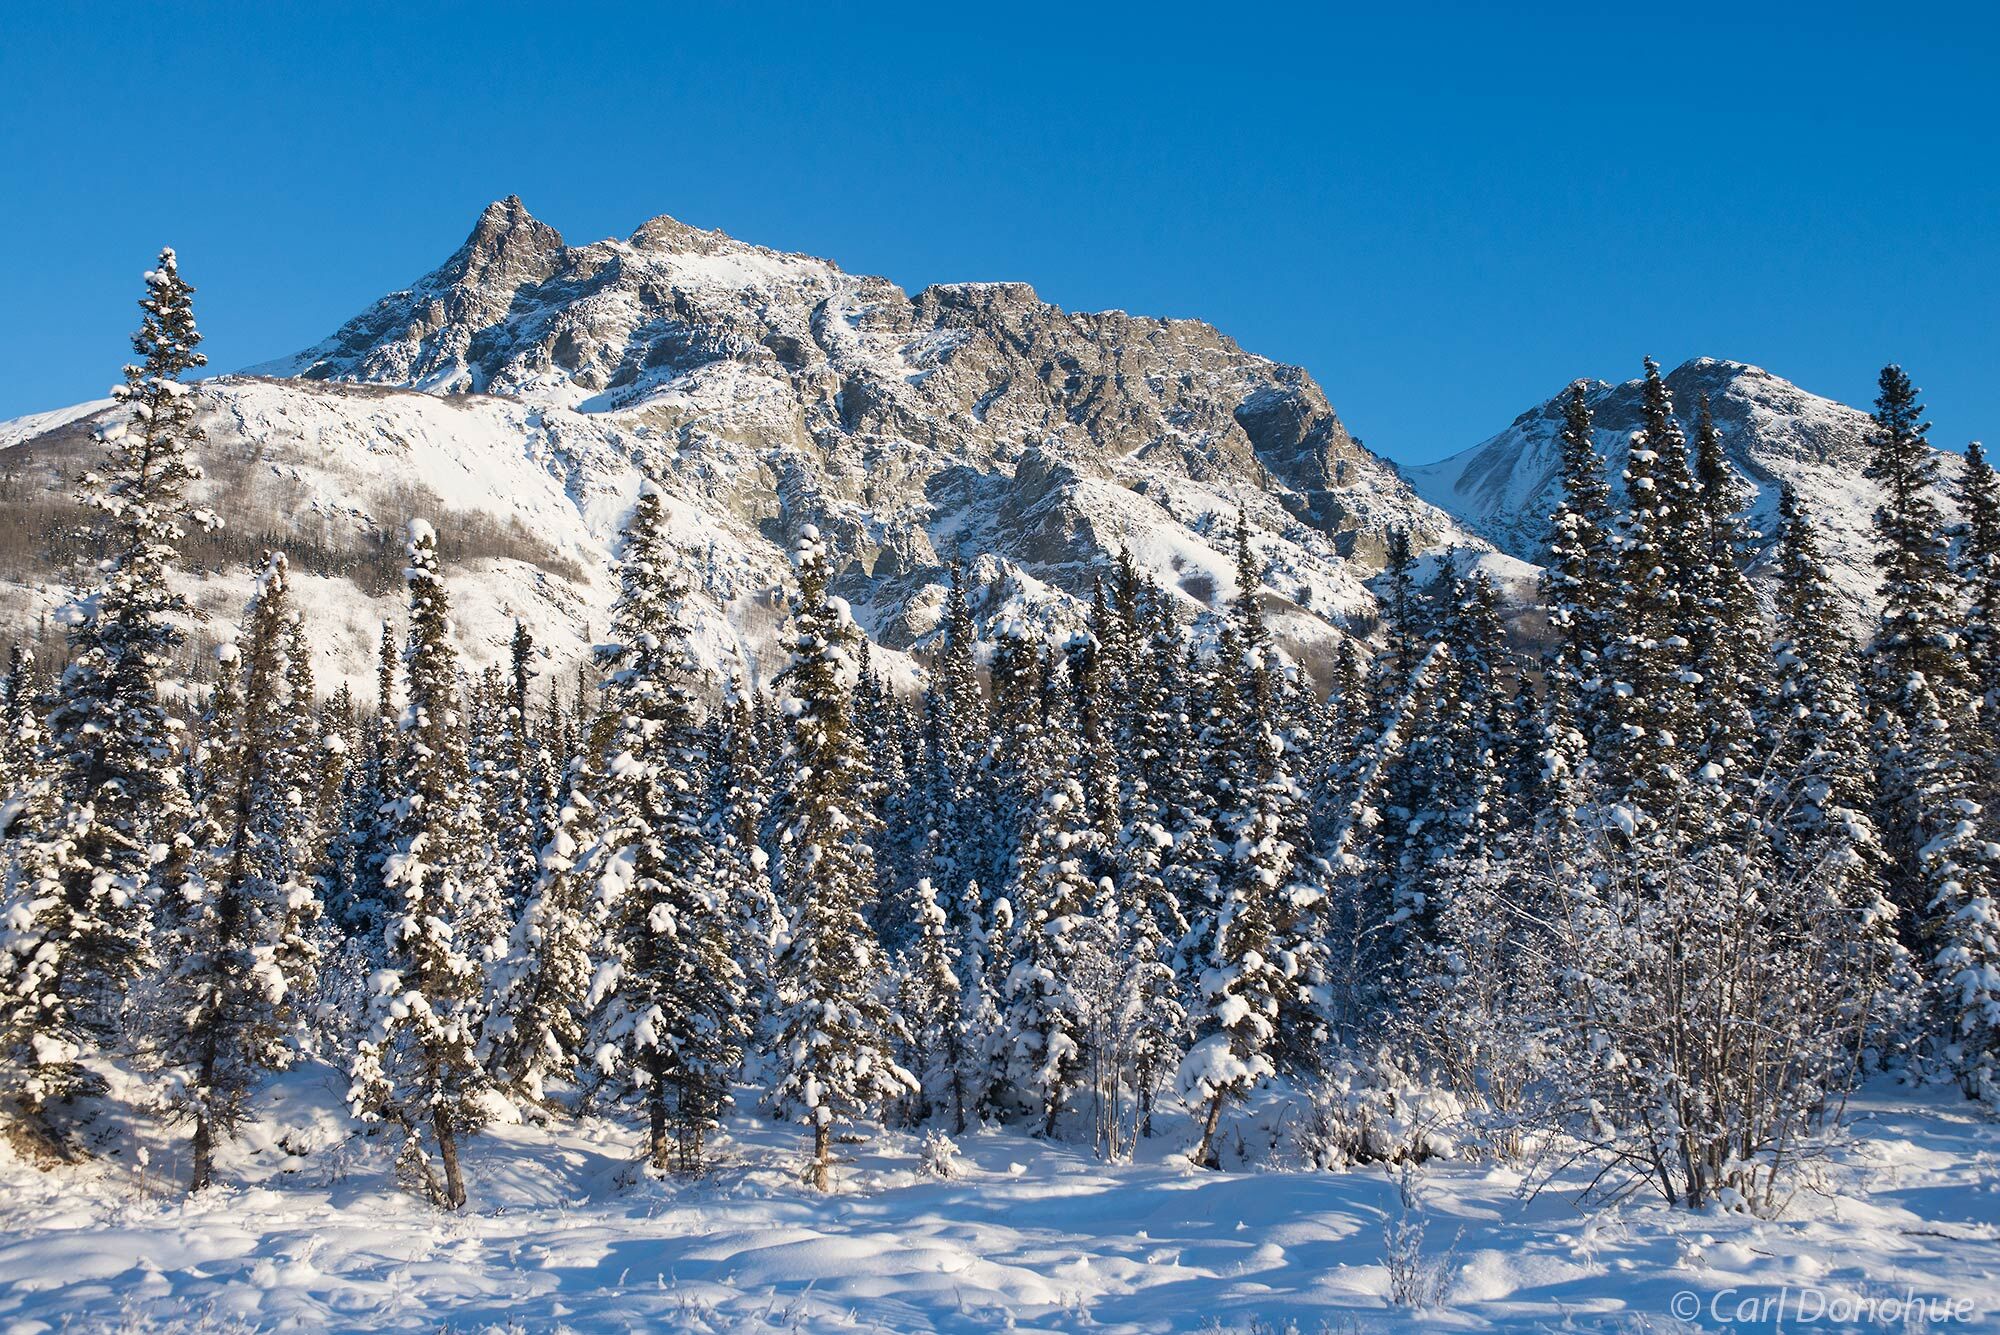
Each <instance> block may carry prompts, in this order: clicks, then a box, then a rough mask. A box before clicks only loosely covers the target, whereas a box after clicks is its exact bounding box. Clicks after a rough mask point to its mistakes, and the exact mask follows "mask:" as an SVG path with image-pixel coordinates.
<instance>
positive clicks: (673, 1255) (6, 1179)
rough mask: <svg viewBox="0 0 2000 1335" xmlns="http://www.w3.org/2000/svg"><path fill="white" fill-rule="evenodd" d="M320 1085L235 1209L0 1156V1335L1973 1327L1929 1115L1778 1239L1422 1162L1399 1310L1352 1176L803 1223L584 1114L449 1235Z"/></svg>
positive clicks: (1973, 1191)
mask: <svg viewBox="0 0 2000 1335" xmlns="http://www.w3.org/2000/svg"><path fill="white" fill-rule="evenodd" d="M343 1085H344V1082H343V1081H342V1080H341V1078H340V1077H339V1076H338V1075H337V1074H336V1073H335V1072H333V1071H332V1070H330V1069H328V1068H325V1067H321V1066H308V1067H305V1068H302V1069H300V1070H297V1071H295V1072H293V1073H291V1074H289V1075H287V1076H285V1077H284V1078H282V1079H281V1080H280V1081H278V1082H277V1083H275V1084H274V1085H272V1086H271V1087H269V1088H268V1089H266V1090H265V1091H264V1093H263V1094H262V1096H261V1097H260V1099H259V1101H258V1106H257V1110H256V1120H255V1123H254V1124H253V1126H252V1127H250V1128H249V1130H248V1132H247V1133H246V1135H245V1136H244V1137H243V1139H242V1140H241V1142H240V1143H238V1144H237V1145H236V1146H234V1147H232V1149H231V1151H230V1153H229V1155H228V1157H227V1158H226V1159H225V1162H224V1172H223V1179H224V1180H225V1181H226V1182H230V1183H233V1184H234V1185H232V1186H229V1187H227V1188H224V1189H220V1190H217V1191H214V1192H212V1193H210V1194H208V1195H206V1196H204V1197H202V1198H201V1199H199V1200H196V1201H188V1200H186V1199H184V1198H183V1197H182V1195H181V1194H180V1192H179V1191H178V1189H177V1180H178V1174H179V1173H180V1171H181V1168H182V1167H183V1165H182V1164H181V1163H178V1162H176V1147H177V1146H178V1144H179V1142H177V1141H175V1140H173V1139H172V1138H171V1137H169V1136H166V1135H163V1134H160V1133H158V1132H155V1131H150V1130H149V1131H148V1132H147V1133H146V1134H145V1135H144V1136H143V1138H142V1143H143V1145H144V1148H145V1152H146V1153H145V1157H146V1160H147V1161H146V1162H145V1163H144V1164H143V1165H142V1164H140V1163H138V1162H136V1160H137V1158H138V1153H137V1151H136V1147H135V1143H134V1142H133V1141H132V1140H131V1139H130V1136H131V1124H130V1123H122V1122H121V1123H116V1124H110V1125H115V1126H116V1130H115V1131H110V1130H109V1129H108V1134H107V1136H106V1138H105V1143H104V1144H103V1145H102V1146H101V1147H100V1149H101V1153H102V1157H100V1158H99V1159H98V1160H96V1161H95V1162H93V1163H91V1164H89V1165H86V1166H83V1167H78V1168H68V1169H61V1170H58V1171H55V1172H50V1173H43V1172H39V1171H37V1170H35V1169H33V1168H30V1167H28V1166H26V1165H25V1164H23V1163H21V1162H19V1161H18V1160H16V1159H14V1158H13V1157H12V1154H11V1152H10V1151H7V1150H4V1149H0V1331H5V1332H16V1331H18V1332H30V1331H45V1330H68V1331H78V1330H105V1329H120V1330H252V1329H255V1330H264V1329H295V1330H320V1329H336V1330H351V1329H391V1330H424V1331H438V1330H468V1331H470V1330H489V1329H490V1330H502V1331H603V1330H610V1331H622V1330H631V1329H638V1330H686V1331H696V1332H701V1331H736V1330H746V1331H748V1330H758V1331H761V1330H772V1329H775V1330H786V1331H791V1330H797V1331H818V1330H863V1331H874V1330H888V1331H986V1330H1022V1331H1042V1330H1047V1331H1076V1330H1086V1329H1087V1330H1094V1331H1181V1330H1190V1331H1238V1330H1241V1331H1252V1330H1260V1331H1261V1330H1268V1331H1273V1332H1278V1331H1284V1330H1286V1329H1289V1328H1293V1327H1295V1328H1296V1329H1297V1330H1299V1331H1301V1332H1305V1333H1306V1335H1311V1333H1312V1332H1316V1331H1320V1330H1329V1331H1347V1330H1374V1329H1398V1330H1429V1329H1438V1330H1447V1329H1449V1330H1458V1329H1462V1330H1495V1329H1498V1330H1521V1331H1528V1330H1545V1329H1564V1330H1586V1331H1588V1330H1604V1331H1614V1330H1615V1331H1674V1330H1714V1329H1722V1328H1725V1327H1728V1326H1732V1325H1733V1326H1735V1327H1736V1328H1747V1329H1770V1328H1772V1327H1773V1326H1774V1325H1775V1324H1776V1323H1775V1321H1774V1320H1771V1319H1759V1318H1760V1315H1768V1316H1771V1317H1774V1316H1775V1312H1776V1309H1775V1308H1774V1307H1772V1306H1770V1304H1775V1303H1777V1302H1780V1301H1783V1302H1785V1303H1787V1304H1789V1306H1788V1307H1787V1308H1786V1309H1785V1311H1786V1315H1787V1317H1788V1318H1790V1319H1789V1320H1788V1321H1787V1323H1786V1325H1785V1328H1787V1329H1793V1330H1813V1329H1826V1330H1842V1329H1847V1330H1894V1331H1906V1330H1938V1331H1944V1330H2000V1127H1996V1126H1995V1125H1994V1124H1993V1123H1991V1122H1990V1121H1988V1120H1985V1119H1983V1118H1982V1117H1980V1116H1979V1115H1978V1114H1977V1113H1975V1112H1974V1111H1972V1110H1970V1109H1969V1108H1968V1107H1967V1106H1966V1105H1964V1104H1963V1103H1962V1102H1960V1101H1959V1100H1957V1099H1955V1098H1953V1097H1951V1096H1949V1095H1948V1094H1931V1093H1922V1094H1916V1095H1912V1094H1910V1093H1909V1092H1908V1091H1904V1090H1900V1089H1894V1088H1889V1087H1886V1086H1885V1087H1880V1088H1877V1089H1873V1090H1871V1091H1869V1093H1868V1096H1867V1097H1864V1098H1861V1099H1858V1100H1856V1101H1855V1103H1854V1104H1853V1107H1852V1118H1851V1130H1850V1132H1849V1134H1848V1135H1847V1136H1846V1137H1845V1138H1844V1139H1843V1140H1842V1141H1841V1142H1840V1143H1838V1144H1836V1145H1835V1146H1834V1147H1833V1149H1832V1150H1831V1152H1830V1154H1829V1155H1828V1157H1827V1158H1826V1159H1825V1161H1824V1162H1823V1164H1821V1165H1820V1166H1819V1167H1818V1170H1817V1171H1816V1172H1815V1173H1814V1174H1812V1177H1813V1179H1814V1181H1813V1185H1812V1186H1811V1187H1810V1188H1809V1189H1806V1190H1803V1191H1801V1192H1800V1193H1799V1195H1798V1196H1797V1198H1796V1199H1795V1200H1794V1201H1793V1203H1792V1206H1791V1208H1790V1210H1789V1211H1788V1212H1787V1214H1786V1215H1785V1217H1783V1218H1781V1219H1778V1220H1775V1221H1766V1220H1757V1219H1751V1218H1746V1217H1741V1216H1732V1215H1725V1214H1701V1215H1695V1214H1689V1213H1687V1212H1685V1211H1674V1210H1670V1209H1667V1208H1665V1207H1663V1206H1660V1205H1656V1204H1652V1203H1649V1202H1644V1201H1637V1200H1634V1201H1630V1202H1628V1203H1626V1204H1625V1205H1623V1206H1621V1207H1618V1208H1615V1209H1611V1210H1606V1211H1602V1212H1598V1213H1596V1214H1594V1215H1586V1214H1584V1213H1582V1212H1580V1211H1579V1210H1578V1209H1577V1208H1576V1207H1575V1205H1574V1203H1573V1199H1572V1195H1571V1193H1570V1192H1569V1191H1567V1190H1564V1189H1563V1188H1564V1186H1573V1185H1574V1184H1558V1186H1557V1187H1556V1188H1554V1189H1549V1190H1544V1191H1542V1192H1541V1193H1540V1194H1538V1195H1531V1194H1530V1193H1528V1192H1525V1191H1524V1190H1523V1187H1522V1178H1521V1175H1520V1174H1519V1173H1517V1172H1513V1171H1508V1170H1496V1169H1493V1168H1491V1167H1487V1166H1474V1165H1454V1164H1449V1163H1433V1164H1432V1165H1431V1166H1430V1167H1429V1168H1428V1169H1427V1170H1426V1171H1425V1172H1424V1173H1423V1174H1422V1176H1421V1178H1420V1180H1419V1183H1418V1186H1417V1192H1418V1194H1419V1196H1420V1197H1421V1199H1422V1201H1423V1205H1422V1207H1421V1213H1422V1215H1423V1216H1424V1217H1425V1218H1426V1220H1427V1228H1426V1238H1425V1243H1424V1251H1425V1252H1426V1253H1427V1254H1429V1255H1430V1256H1432V1257H1434V1258H1435V1257H1441V1256H1445V1255H1446V1254H1447V1253H1449V1257H1448V1260H1447V1262H1446V1264H1447V1273H1448V1279H1447V1280H1446V1283H1445V1294H1444V1305H1443V1306H1442V1307H1440V1308H1438V1309H1435V1310H1430V1311H1423V1312H1409V1311H1406V1310H1403V1309H1398V1308H1396V1307H1394V1306H1392V1305H1391V1304H1390V1302H1389V1300H1388V1297H1387V1295H1388V1292H1389V1275H1388V1271H1387V1269H1386V1268H1385V1265H1384V1259H1385V1247H1384V1227H1385V1225H1387V1224H1390V1223H1393V1222H1396V1221H1398V1220H1403V1219H1405V1218H1408V1217H1410V1216H1408V1215H1406V1212H1405V1207H1404V1206H1403V1204H1402V1192H1401V1191H1400V1190H1399V1187H1398V1184H1397V1182H1396V1181H1395V1180H1394V1179H1393V1178H1392V1177H1391V1176H1390V1175H1389V1174H1387V1173H1385V1172H1384V1171H1383V1170H1381V1169H1379V1168H1375V1169H1357V1170H1355V1171H1351V1172H1345V1173H1324V1172H1300V1171H1279V1170H1275V1169H1273V1170H1270V1171H1261V1172H1226V1173H1214V1172H1202V1171H1197V1170H1194V1169H1191V1168H1188V1167H1187V1166H1186V1165H1185V1162H1184V1161H1183V1160H1180V1159H1179V1158H1178V1157H1177V1155H1176V1151H1177V1150H1179V1149H1181V1148H1183V1145H1182V1142H1181V1140H1179V1139H1177V1138H1175V1137H1174V1136H1171V1135H1162V1136H1161V1137H1159V1138H1158V1139H1156V1140H1155V1141H1153V1142H1151V1143H1149V1144H1148V1145H1147V1146H1146V1147H1145V1148H1144V1150H1143V1151H1142V1153H1141V1155H1140V1162H1138V1163H1136V1164H1131V1165H1119V1166H1107V1165H1105V1164H1102V1163H1098V1162H1096V1161H1095V1160H1094V1159H1092V1158H1091V1157H1090V1155H1089V1154H1088V1152H1087V1151H1086V1150H1084V1149H1083V1148H1081V1147H1077V1146H1070V1145H1060V1144H1050V1143H1045V1142H1042V1141H1038V1140H1033V1139H1029V1138H1026V1137H1023V1136H1020V1135H1017V1134H1014V1133H1011V1132H1000V1131H986V1132H979V1133H973V1134H968V1135H966V1136H964V1137H962V1138H961V1139H960V1145H961V1148H962V1150H963V1158H962V1160H961V1169H962V1171H961V1173H960V1175H958V1176H956V1177H954V1178H952V1179H951V1180H947V1181H938V1180H935V1179H932V1178H926V1177H923V1176H920V1174H919V1172H918V1170H917V1163H918V1158H919V1156H918V1141H917V1138H916V1137H912V1136H908V1135H903V1134H898V1133H889V1134H879V1133H878V1134H876V1135H874V1136H873V1137H871V1139H870V1140H869V1141H868V1143H866V1144H863V1145H858V1146H855V1147H853V1149H852V1153H853V1162H852V1163H851V1164H850V1165H849V1166H848V1167H847V1168H846V1170H845V1171H844V1173H843V1175H842V1179H841V1181H840V1183H839V1190H838V1191H837V1192H836V1193H835V1194H833V1195H831V1196H828V1197H821V1196H818V1195H816V1194H815V1193H813V1192H811V1191H809V1190H807V1189H806V1188H804V1187H802V1186H800V1185H799V1184H798V1183H797V1180H796V1177H795V1166H796V1164H797V1163H798V1161H799V1159H800V1156H801V1149H802V1140H801V1138H800V1137H799V1136H798V1134H797V1131H796V1129H795V1128H791V1127H784V1126H774V1125H771V1124H767V1123H765V1122H763V1121H762V1120H761V1119H758V1118H756V1117H754V1116H750V1115H740V1116H738V1117H737V1118H735V1119H734V1120H733V1121H732V1123H731V1126H730V1135H729V1136H728V1137H727V1139H726V1140H725V1142H724V1145H723V1147H722V1162H721V1164H720V1165H719V1166H718V1168H717V1169H716V1171H715V1172H714V1173H713V1174H712V1175H711V1176H709V1177H708V1178H707V1179H705V1180H702V1181H700V1182H696V1183H693V1184H671V1183H665V1184H663V1183H661V1182H659V1181H656V1180H653V1179H649V1178H646V1177H643V1176H641V1175H640V1174H639V1173H638V1172H637V1171H636V1170H635V1169H634V1167H633V1164H634V1161H635V1159H636V1158H637V1155H638V1138H637V1136H636V1135H635V1134H634V1130H633V1129H632V1127H631V1126H629V1125H627V1124H624V1123H621V1122H618V1121H610V1120H600V1119H595V1118H591V1119H585V1120H583V1121H582V1122H580V1123H575V1124H565V1125H562V1126H560V1127H558V1128H556V1129H553V1130H551V1129H542V1128H534V1127H528V1126H519V1125H515V1126H500V1127H495V1128H492V1129H491V1130H490V1131H488V1132H487V1133H486V1134H483V1135H481V1136H479V1137H478V1138H477V1139H476V1140H475V1141H474V1142H473V1146H472V1150H471V1154H470V1159H469V1175H470V1182H471V1188H472V1203H471V1206H470V1208H469V1209H468V1211H467V1212H466V1213H465V1214H464V1215H462V1216H460V1217H447V1216H443V1215H440V1214H438V1213H437V1212H435V1211H434V1210H432V1209H430V1208H428V1207H427V1206H425V1205H423V1204H421V1203H419V1202H418V1201H417V1200H415V1199H414V1198H412V1197H410V1196H407V1195H405V1194H403V1193H402V1192H400V1191H398V1190H397V1189H396V1188H395V1186H394V1185H393V1183H392V1181H391V1179H390V1175H389V1171H388V1169H389V1159H390V1152H389V1142H388V1139H387V1137H386V1136H368V1135H358V1134H356V1132H357V1128H356V1127H355V1126H353V1125H352V1124H350V1123H349V1122H348V1121H347V1119H346V1116H345V1114H344V1113H343V1112H342V1111H341V1093H342V1089H343ZM1683 1295H1688V1296H1683ZM1912 1295H1914V1297H1915V1298H1916V1299H1918V1300H1927V1301H1929V1302H1930V1303H1931V1304H1933V1305H1932V1306H1931V1307H1930V1308H1928V1309H1927V1311H1928V1312H1929V1313H1930V1314H1931V1315H1930V1317H1929V1319H1928V1324H1925V1322H1924V1321H1923V1320H1918V1321H1911V1320H1909V1319H1908V1315H1907V1313H1904V1312H1902V1311H1901V1310H1899V1304H1902V1303H1905V1302H1907V1301H1908V1300H1909V1298H1910V1297H1911V1296H1912ZM1869 1301H1872V1302H1873V1303H1874V1304H1875V1305H1874V1306H1873V1307H1872V1308H1867V1307H1860V1308H1853V1309H1851V1310H1850V1309H1848V1308H1843V1307H1842V1306H1841V1304H1843V1303H1846V1304H1854V1303H1865V1302H1869ZM1746 1302H1749V1303H1752V1304H1758V1303H1763V1304H1766V1306H1765V1307H1763V1308H1762V1309H1761V1310H1760V1309H1758V1308H1756V1307H1754V1306H1753V1307H1751V1308H1745V1307H1744V1306H1743V1304H1744V1303H1746ZM1829 1309H1831V1310H1832V1311H1833V1312H1834V1313H1836V1314H1838V1313H1841V1312H1848V1316H1847V1319H1846V1320H1844V1321H1843V1320H1836V1319H1834V1317H1833V1316H1829V1315H1822V1314H1823V1313H1826V1312H1827V1311H1828V1310H1829ZM1746 1312H1748V1313H1749V1314H1750V1316H1749V1319H1745V1313H1746ZM1690 1315H1692V1319H1688V1318H1689V1317H1690ZM1815 1315H1818V1319H1816V1320H1811V1319H1808V1320H1800V1319H1798V1318H1799V1317H1801V1316H1805V1317H1813V1316H1815Z"/></svg>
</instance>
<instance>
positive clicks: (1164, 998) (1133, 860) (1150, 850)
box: [1111, 557, 1188, 1136]
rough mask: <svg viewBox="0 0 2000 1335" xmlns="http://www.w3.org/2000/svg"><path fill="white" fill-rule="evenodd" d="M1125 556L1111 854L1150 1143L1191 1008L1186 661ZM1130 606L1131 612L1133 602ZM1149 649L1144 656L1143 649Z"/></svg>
mask: <svg viewBox="0 0 2000 1335" xmlns="http://www.w3.org/2000/svg"><path fill="white" fill-rule="evenodd" d="M1129 560H1130V558H1129V557H1126V558H1121V577H1120V580H1119V585H1118V590H1119V592H1118V609H1117V613H1118V615H1117V619H1118V621H1119V622H1120V623H1122V624H1129V626H1130V627H1131V630H1130V631H1129V632H1128V633H1129V634H1130V636H1131V641H1132V658H1131V668H1130V675H1129V684H1128V687H1127V692H1126V696H1125V699H1124V702H1123V703H1124V708H1123V709H1122V710H1121V711H1120V717H1119V724H1118V727H1119V733H1120V737H1121V743H1120V747H1119V751H1120V755H1121V757H1122V758H1123V759H1124V761H1125V768H1126V770H1127V777H1126V779H1125V788H1126V791H1127V797H1126V804H1125V806H1126V815H1125V820H1124V823H1123V824H1122V825H1121V826H1120V827H1119V830H1118V835H1117V838H1116V840H1115V842H1114V844H1113V847H1112V849H1111V856H1112V859H1113V862H1114V865H1115V868H1116V870H1115V872H1114V875H1115V878H1116V883H1117V886H1118V891H1119V912H1120V914H1121V915H1122V924H1121V932H1120V935H1121V937H1122V939H1123V941H1124V947H1125V955H1126V959H1125V976H1124V978H1123V980H1122V983H1121V988H1120V990H1121V992H1122V994H1123V995H1124V997H1125V998H1126V999H1127V1004H1128V1005H1129V1006H1130V1008H1131V1012H1132V1013H1131V1016H1130V1024H1129V1040H1128V1043H1129V1059H1130V1074H1129V1082H1130V1085H1131V1089H1132V1095H1133V1098H1134V1100H1135V1102H1136V1107H1135V1122H1136V1125H1135V1130H1136V1131H1137V1134H1139V1135H1140V1136H1148V1135H1151V1134H1152V1130H1153V1125H1152V1121H1153V1109H1154V1106H1155V1104H1156V1102H1157V1101H1158V1098H1159V1095H1160V1093H1161V1092H1162V1090H1163V1089H1164V1088H1165V1087H1166V1086H1167V1085H1168V1083H1169V1082H1170V1081H1171V1080H1172V1078H1173V1075H1174V1072H1175V1071H1176V1069H1177V1068H1178V1067H1179V1065H1180V1059H1181V1055H1182V1053H1183V1050H1184V1046H1183V1045H1184V1044H1185V1042H1186V1040H1187V1032H1188V1018H1187V1008H1186V1005H1185V1004H1184V1002H1183V1000H1182V993H1183V989H1182V988H1181V987H1180V985H1179V973H1178V969H1177V967H1176V956H1177V954H1178V951H1179V948H1180V943H1181V941H1182V940H1183V939H1184V938H1185V937H1186V936H1187V935H1188V922H1187V919H1186V918H1185V917H1184V916H1183V914H1182V912H1181V897H1180V896H1179V895H1177V894H1176V893H1175V892H1174V890H1173V888H1172V887H1171V886H1170V885H1169V884H1168V881H1167V875H1168V865H1169V860H1170V858H1171V856H1172V854H1173V850H1174V843H1175V837H1174V833H1173V830H1174V828H1175V825H1176V810H1175V807H1174V800H1173V795H1174V793H1175V791H1176V787H1177V776H1176V775H1175V774H1174V773H1173V768H1174V765H1173V760H1172V758H1171V757H1172V756H1173V755H1175V754H1177V741H1176V738H1175V732H1176V730H1177V728H1178V725H1179V722H1180V719H1179V715H1178V714H1177V713H1175V712H1174V706H1173V703H1172V701H1171V699H1170V697H1169V692H1170V690H1171V679H1170V674H1171V665H1172V664H1173V663H1174V662H1176V661H1178V656H1177V655H1174V654H1169V655H1166V656H1164V657H1162V656H1161V655H1160V654H1158V653H1157V652H1154V651H1153V648H1154V645H1153V641H1152V635H1153V623H1154V614H1153V609H1152V605H1151V604H1152V600H1153V598H1154V597H1156V596H1157V595H1158V590H1156V589H1149V588H1148V587H1147V586H1146V584H1145V583H1144V582H1142V581H1141V580H1139V579H1138V578H1137V576H1136V574H1133V575H1132V576H1131V577H1130V578H1129V579H1128V578H1127V577H1126V575H1125V571H1124V566H1127V565H1129ZM1128 602H1129V604H1130V605H1129V607H1128V606H1127V603H1128ZM1141 645H1146V646H1147V649H1146V650H1144V651H1142V650H1141V648H1140V646H1141Z"/></svg>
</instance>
